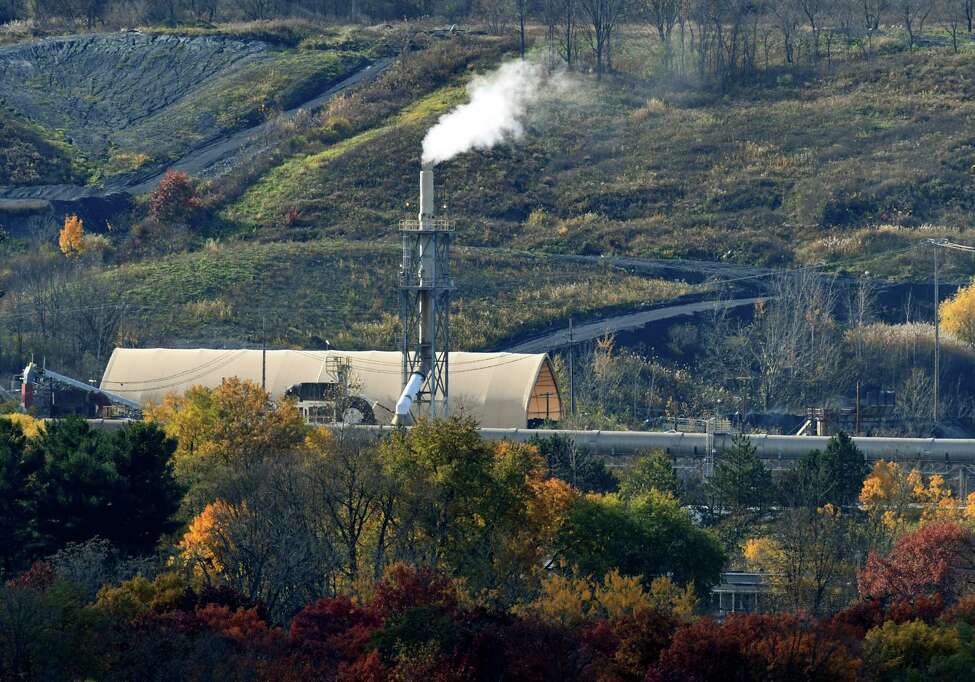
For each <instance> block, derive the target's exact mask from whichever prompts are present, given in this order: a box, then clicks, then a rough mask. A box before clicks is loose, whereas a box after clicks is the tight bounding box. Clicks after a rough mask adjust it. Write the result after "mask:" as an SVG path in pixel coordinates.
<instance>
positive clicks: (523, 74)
mask: <svg viewBox="0 0 975 682" xmlns="http://www.w3.org/2000/svg"><path fill="white" fill-rule="evenodd" d="M569 86H570V84H569V80H568V78H567V77H566V76H565V74H564V73H562V72H555V73H552V72H549V71H548V70H546V69H545V67H544V66H542V65H541V64H537V63H534V62H528V61H524V60H521V59H519V60H517V61H513V62H507V63H505V64H502V65H501V66H500V67H499V68H498V69H497V71H495V72H493V73H490V74H487V75H484V76H476V77H475V78H474V79H473V80H472V81H471V83H470V85H469V86H468V92H469V94H470V101H469V102H468V103H467V104H462V105H461V106H459V107H457V108H456V109H454V110H453V111H451V112H450V113H447V114H444V115H443V116H441V117H440V120H439V121H438V122H437V124H436V125H435V126H434V127H433V128H431V129H430V130H429V131H428V132H427V135H426V137H425V138H423V159H422V160H423V166H424V167H432V166H434V165H436V164H438V163H440V162H441V161H447V160H449V159H452V158H453V157H455V156H457V155H458V154H463V153H464V152H466V151H470V150H472V149H490V148H491V147H494V146H495V145H497V144H500V143H502V142H506V141H515V140H518V139H519V138H521V136H522V135H523V134H524V132H525V128H524V126H525V123H526V122H527V121H528V120H529V119H530V118H531V117H532V115H533V114H534V113H535V111H536V110H537V109H536V108H537V107H538V106H539V105H540V104H541V103H542V102H543V101H544V100H546V99H549V98H551V97H553V96H555V95H558V94H561V93H562V92H564V91H565V90H567V89H568V88H569Z"/></svg>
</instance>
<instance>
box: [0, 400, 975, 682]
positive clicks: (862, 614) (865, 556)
mask: <svg viewBox="0 0 975 682" xmlns="http://www.w3.org/2000/svg"><path fill="white" fill-rule="evenodd" d="M148 419H149V421H148V423H144V424H136V425H131V426H129V427H127V428H125V429H122V430H120V431H116V432H111V433H106V432H100V431H95V430H93V429H92V428H91V427H90V426H89V425H88V423H87V422H85V421H83V420H80V419H77V418H73V419H66V420H60V421H52V422H48V423H47V424H44V425H41V424H37V423H33V422H32V421H31V420H30V419H29V418H26V417H24V416H17V417H16V418H13V419H11V418H9V417H8V418H6V419H0V492H2V493H3V494H2V495H0V531H2V537H0V555H2V560H3V565H4V569H5V571H4V574H3V575H2V576H0V577H2V579H3V581H4V582H3V583H0V677H3V678H4V679H8V678H12V679H36V678H43V679H89V678H90V679H187V678H209V679H213V678H219V679H232V680H238V679H241V680H243V679H272V680H289V679H323V680H387V679H419V678H420V677H431V676H432V677H433V678H434V679H457V680H460V679H498V678H501V677H504V678H506V679H513V680H550V679H551V680H556V679H558V680H563V679H569V680H587V679H618V680H644V679H651V680H684V679H700V680H712V679H715V680H716V679H726V674H727V671H728V670H735V671H736V675H737V677H736V679H742V680H752V679H755V680H758V679H763V680H764V679H782V680H786V679H788V680H793V679H808V680H857V679H870V680H873V679H877V680H883V679H914V678H917V679H921V678H924V679H957V675H958V674H959V672H960V671H964V670H967V669H968V667H969V666H970V665H971V662H972V661H971V658H972V656H973V655H975V631H973V630H972V626H973V625H975V616H973V614H975V601H973V596H972V588H973V587H975V583H973V580H975V534H973V530H972V525H973V523H975V495H973V496H971V497H969V498H967V499H960V498H959V497H958V496H957V495H956V494H955V493H954V491H952V490H951V488H950V487H949V486H947V485H946V483H945V481H944V480H943V479H942V478H941V477H940V476H937V475H932V476H924V475H922V474H921V473H920V472H917V471H914V470H907V469H905V468H903V467H901V466H900V465H898V464H896V463H891V462H877V463H876V464H875V465H874V467H873V469H872V470H871V469H869V468H868V467H867V466H866V463H865V462H864V458H863V455H862V453H861V452H859V450H858V449H857V448H856V447H855V445H854V443H853V442H852V440H851V439H849V438H848V437H846V436H842V435H841V436H838V437H836V438H834V439H832V440H831V441H830V443H829V444H828V446H827V447H826V448H825V449H824V450H823V451H821V452H810V453H808V454H807V455H806V456H805V457H803V458H802V460H801V461H800V462H799V463H798V465H797V466H796V467H795V468H794V469H792V470H789V471H787V472H784V473H783V474H781V475H779V476H773V474H772V472H770V471H769V470H768V469H767V468H766V466H765V465H764V463H763V462H762V461H761V460H760V459H758V457H757V456H756V451H755V448H754V446H753V445H752V444H751V443H750V441H749V439H748V438H747V436H741V437H739V438H738V439H736V440H735V442H734V444H733V446H732V447H731V448H729V449H728V450H726V451H724V452H721V453H719V455H718V458H717V465H716V467H715V470H714V472H713V475H711V476H710V477H709V478H708V479H707V480H706V481H704V482H700V481H694V480H682V479H681V478H680V477H678V476H677V475H676V472H675V471H674V468H673V466H672V463H671V462H670V460H669V458H668V457H667V456H666V455H665V454H664V453H661V452H656V453H648V454H647V455H645V456H643V457H640V458H638V460H637V461H636V462H635V463H634V464H633V465H632V466H631V467H629V468H627V469H626V470H625V471H622V472H620V473H618V474H615V473H612V472H610V471H609V470H608V469H607V468H606V466H605V463H604V462H601V461H600V460H598V459H596V458H594V457H592V456H591V455H590V454H589V453H587V452H586V451H585V450H581V449H578V448H576V447H575V446H574V445H573V444H572V443H571V441H568V440H567V439H564V438H562V437H554V438H553V437H547V438H538V439H535V440H534V442H532V443H529V444H511V443H489V442H486V441H484V440H482V439H481V437H480V435H479V434H478V432H477V430H476V426H475V425H474V424H473V423H472V422H470V421H468V420H464V419H463V418H454V419H451V420H445V421H437V422H433V421H423V422H421V423H420V424H419V425H418V426H417V427H416V428H414V429H413V430H412V431H410V432H408V433H400V434H396V435H394V436H392V437H390V438H386V439H382V440H379V441H376V440H372V439H368V440H359V439H356V438H351V437H349V434H345V433H342V432H340V431H327V430H323V429H309V428H308V427H306V426H305V425H304V424H303V422H302V421H301V419H300V418H299V416H298V414H297V411H296V409H295V407H294V405H293V404H291V403H289V402H283V403H278V404H275V403H273V402H271V401H270V400H269V398H268V396H267V394H266V393H264V392H263V391H261V389H260V388H259V387H257V386H255V385H253V384H248V383H245V382H240V381H227V382H225V383H224V384H223V385H222V386H220V387H218V388H215V389H204V388H196V389H193V390H191V391H190V392H189V393H187V395H185V396H183V397H178V398H177V397H173V398H170V399H168V400H167V401H165V402H164V403H163V404H161V405H159V406H157V407H155V408H153V409H151V410H149V414H148ZM25 427H26V428H25ZM726 566H730V567H731V568H733V569H738V570H741V569H750V570H755V571H759V572H761V573H762V574H763V575H765V576H766V580H767V581H768V584H769V588H770V592H769V594H768V598H769V600H770V601H769V602H768V603H767V604H766V605H765V606H766V608H767V609H769V610H770V611H771V613H768V614H765V615H750V616H743V615H738V616H734V615H732V616H729V617H727V618H726V619H724V620H723V622H716V621H715V620H712V619H711V618H710V617H708V616H707V614H708V613H709V611H710V609H709V608H708V606H707V600H708V596H709V590H710V588H711V586H713V585H714V584H715V583H716V582H717V581H718V579H719V573H720V571H721V570H723V568H724V567H726ZM703 652H708V653H707V654H706V655H705V654H704V653H703Z"/></svg>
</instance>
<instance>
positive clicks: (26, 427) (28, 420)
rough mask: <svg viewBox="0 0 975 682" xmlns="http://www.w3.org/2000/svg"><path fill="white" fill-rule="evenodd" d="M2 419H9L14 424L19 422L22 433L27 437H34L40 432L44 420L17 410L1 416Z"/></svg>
mask: <svg viewBox="0 0 975 682" xmlns="http://www.w3.org/2000/svg"><path fill="white" fill-rule="evenodd" d="M3 418H4V419H9V420H10V421H12V422H13V423H14V424H19V425H20V428H21V430H22V431H23V432H24V435H25V436H27V437H28V438H34V437H36V436H37V434H38V433H40V430H41V428H42V427H43V426H44V422H43V421H41V420H40V419H34V418H33V417H32V416H30V415H29V414H21V413H19V412H14V413H12V414H7V415H4V416H3Z"/></svg>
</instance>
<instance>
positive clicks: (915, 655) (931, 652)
mask: <svg viewBox="0 0 975 682" xmlns="http://www.w3.org/2000/svg"><path fill="white" fill-rule="evenodd" d="M961 648H962V642H961V638H960V637H959V633H958V630H956V629H955V628H951V627H937V626H932V625H928V624H927V623H925V622H923V621H919V620H912V621H908V622H906V623H895V622H894V621H890V620H888V621H886V622H885V623H884V624H883V625H882V626H880V627H876V628H874V629H872V630H870V631H869V632H867V634H866V637H864V639H863V657H864V661H865V663H866V664H867V666H869V669H871V670H872V671H874V674H875V675H876V678H877V679H880V680H909V679H918V680H920V679H926V680H931V679H941V680H949V679H961V678H958V677H955V676H954V675H950V676H941V675H938V674H937V673H936V672H935V670H931V666H932V663H934V662H935V661H936V660H937V659H942V660H944V659H949V658H954V657H956V656H957V654H958V653H959V652H960V650H961ZM949 669H950V668H949ZM952 672H956V673H957V672H960V671H958V670H953V671H952ZM965 672H971V669H968V670H967V671H965Z"/></svg>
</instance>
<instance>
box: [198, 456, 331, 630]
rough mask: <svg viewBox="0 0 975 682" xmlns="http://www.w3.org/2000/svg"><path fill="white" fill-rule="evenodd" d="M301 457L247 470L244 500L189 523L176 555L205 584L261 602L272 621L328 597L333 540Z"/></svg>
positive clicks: (222, 504)
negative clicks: (250, 477) (248, 478)
mask: <svg viewBox="0 0 975 682" xmlns="http://www.w3.org/2000/svg"><path fill="white" fill-rule="evenodd" d="M304 458H305V455H304V454H303V453H302V452H292V453H282V454H281V455H280V456H278V457H276V458H274V459H271V460H267V461H265V462H263V463H261V464H260V465H254V466H252V469H251V472H252V474H253V475H254V476H253V482H252V484H251V485H249V486H248V490H247V493H246V495H245V496H243V497H241V498H239V499H235V500H232V501H224V500H216V501H214V502H211V503H210V504H208V505H207V506H206V507H205V508H204V509H203V511H202V512H201V513H200V514H199V515H198V516H196V517H195V518H194V519H193V520H192V521H191V522H190V525H189V529H188V530H187V532H186V534H185V535H184V537H183V539H182V541H181V543H180V550H181V557H182V559H183V561H184V562H185V563H186V564H187V565H188V566H189V567H191V568H192V569H193V570H194V571H195V573H196V575H198V576H199V577H200V578H202V579H203V580H204V581H205V582H206V583H207V584H210V585H224V586H227V587H230V588H231V589H233V590H234V591H236V592H238V593H240V594H242V595H244V596H245V597H246V598H247V599H249V600H252V601H260V602H262V603H264V604H265V605H266V606H267V608H268V610H269V612H270V613H271V615H272V617H273V618H274V619H275V620H276V621H277V622H284V621H286V620H287V619H289V618H290V617H291V616H292V615H294V614H295V613H296V612H297V611H298V610H300V609H301V607H302V606H303V605H305V604H307V603H308V602H310V601H313V600H315V599H318V598H320V597H322V596H326V595H332V594H334V592H335V590H336V587H337V585H338V584H339V581H338V578H339V576H340V569H341V561H340V557H339V556H338V552H336V548H335V547H334V543H335V541H336V540H338V538H337V537H335V535H334V534H332V533H330V532H329V529H328V528H327V527H326V526H325V525H324V519H323V515H324V510H323V509H322V505H321V502H320V500H318V499H317V497H316V495H315V493H314V490H313V488H312V486H311V485H310V478H309V476H308V470H307V468H306V462H305V461H304Z"/></svg>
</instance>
